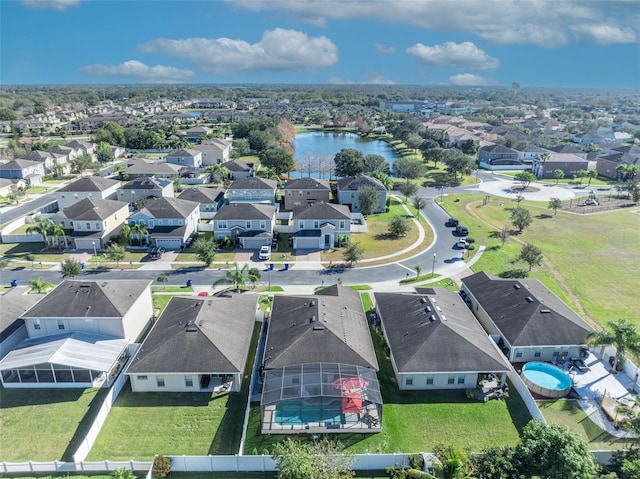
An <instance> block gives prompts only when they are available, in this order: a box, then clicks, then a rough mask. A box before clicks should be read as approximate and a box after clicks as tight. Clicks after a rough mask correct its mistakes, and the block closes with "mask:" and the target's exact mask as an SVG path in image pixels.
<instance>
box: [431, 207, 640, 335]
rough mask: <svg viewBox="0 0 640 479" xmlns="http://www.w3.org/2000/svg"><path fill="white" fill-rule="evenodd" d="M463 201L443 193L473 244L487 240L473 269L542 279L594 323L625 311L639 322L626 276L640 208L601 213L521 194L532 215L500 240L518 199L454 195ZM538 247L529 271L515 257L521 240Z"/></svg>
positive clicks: (639, 264) (639, 238)
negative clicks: (553, 205) (551, 205)
mask: <svg viewBox="0 0 640 479" xmlns="http://www.w3.org/2000/svg"><path fill="white" fill-rule="evenodd" d="M459 197H460V199H461V201H460V202H455V201H454V199H452V198H445V199H444V202H443V206H444V207H445V209H446V210H447V211H448V212H449V213H451V214H452V215H453V216H456V217H458V218H459V219H460V223H461V224H464V225H465V226H468V227H469V234H470V236H472V237H473V238H474V239H475V240H476V245H482V244H484V245H487V249H486V251H485V252H484V254H483V255H482V257H481V258H480V260H479V261H478V262H477V263H475V264H474V265H473V266H472V269H473V271H487V272H488V273H491V274H495V275H498V276H502V277H520V276H523V275H524V276H527V277H530V278H536V279H539V280H540V281H541V282H543V283H544V284H545V285H546V286H547V287H549V288H550V289H551V290H552V291H553V292H554V293H555V294H556V295H558V296H559V297H560V298H561V299H562V300H563V301H565V302H566V303H567V304H569V305H570V306H572V307H573V308H574V309H576V311H577V312H578V313H579V314H581V315H583V316H584V317H585V319H590V320H591V321H593V322H595V323H599V324H601V325H604V324H605V323H606V322H608V321H611V320H615V319H619V318H627V319H629V320H630V321H632V322H633V323H634V324H635V325H636V326H637V327H640V318H639V317H638V315H637V314H636V312H637V310H638V309H639V308H640V297H639V296H638V295H637V294H636V292H635V290H634V288H632V287H629V286H627V285H628V281H629V280H630V279H631V278H634V277H635V276H636V275H637V271H639V270H640V255H639V254H638V248H637V245H638V244H640V215H639V214H637V213H635V212H634V211H632V210H630V209H623V210H617V211H610V212H606V213H601V214H592V215H588V216H585V215H577V214H572V213H567V212H564V211H562V210H558V214H557V215H555V216H554V214H553V210H550V209H548V208H547V206H548V205H547V202H533V201H523V202H522V203H521V206H522V207H524V208H527V209H529V210H530V211H531V214H532V216H533V218H534V221H533V223H532V224H531V226H529V227H528V228H527V229H525V230H524V231H523V232H522V233H521V234H517V235H514V236H510V237H509V238H508V239H507V241H506V243H505V244H504V246H503V245H502V240H501V239H500V237H499V231H500V229H501V228H502V227H503V226H507V227H511V225H510V221H509V209H510V208H514V207H515V206H516V203H515V202H514V201H511V200H509V199H502V198H491V199H490V201H489V203H488V204H486V205H483V198H484V196H481V195H459ZM525 242H526V243H532V244H534V245H535V246H537V247H538V248H540V249H541V250H542V253H543V255H544V257H545V262H544V263H543V266H538V267H534V268H533V271H531V272H530V273H528V274H527V269H528V267H527V266H526V264H524V263H521V262H516V261H515V258H516V257H517V256H518V255H519V253H520V250H521V248H522V244H523V243H525Z"/></svg>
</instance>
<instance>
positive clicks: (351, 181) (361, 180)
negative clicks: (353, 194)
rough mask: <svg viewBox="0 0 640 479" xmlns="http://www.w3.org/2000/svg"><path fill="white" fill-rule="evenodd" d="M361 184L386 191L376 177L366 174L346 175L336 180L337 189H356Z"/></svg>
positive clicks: (361, 185)
mask: <svg viewBox="0 0 640 479" xmlns="http://www.w3.org/2000/svg"><path fill="white" fill-rule="evenodd" d="M363 186H369V187H371V188H375V189H376V190H379V191H386V190H387V189H386V188H385V186H384V185H383V184H382V183H381V182H380V180H378V179H376V178H372V177H370V176H367V175H358V176H348V177H346V178H340V179H339V180H338V189H339V190H354V191H355V190H357V189H358V188H361V187H363Z"/></svg>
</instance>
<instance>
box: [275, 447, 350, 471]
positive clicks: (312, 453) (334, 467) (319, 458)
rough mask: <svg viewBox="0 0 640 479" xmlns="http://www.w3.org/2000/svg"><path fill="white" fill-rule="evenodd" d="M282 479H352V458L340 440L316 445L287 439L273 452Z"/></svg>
mask: <svg viewBox="0 0 640 479" xmlns="http://www.w3.org/2000/svg"><path fill="white" fill-rule="evenodd" d="M272 457H273V459H274V461H275V462H276V468H277V469H278V478H279V479H310V478H313V479H349V478H352V477H354V476H355V473H354V471H353V470H352V463H353V456H351V455H349V454H346V453H345V452H344V447H343V446H342V444H341V443H340V442H338V441H334V440H331V439H327V438H323V439H320V440H319V441H316V442H314V443H309V442H304V441H301V440H298V439H291V438H287V439H285V440H284V441H281V442H278V443H276V445H275V446H274V450H273V456H272Z"/></svg>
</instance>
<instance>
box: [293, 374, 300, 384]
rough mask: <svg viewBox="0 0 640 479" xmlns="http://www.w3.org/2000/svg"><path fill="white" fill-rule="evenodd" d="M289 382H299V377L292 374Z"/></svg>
mask: <svg viewBox="0 0 640 479" xmlns="http://www.w3.org/2000/svg"><path fill="white" fill-rule="evenodd" d="M291 384H300V377H298V376H294V377H292V378H291Z"/></svg>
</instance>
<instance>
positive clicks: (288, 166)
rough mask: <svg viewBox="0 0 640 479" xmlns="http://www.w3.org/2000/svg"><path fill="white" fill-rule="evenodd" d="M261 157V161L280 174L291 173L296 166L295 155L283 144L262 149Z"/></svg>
mask: <svg viewBox="0 0 640 479" xmlns="http://www.w3.org/2000/svg"><path fill="white" fill-rule="evenodd" d="M259 157H260V163H261V164H262V165H263V166H266V167H267V168H271V169H272V170H273V171H274V172H275V173H276V175H278V176H280V175H284V174H286V173H289V172H290V171H293V170H294V169H295V167H296V163H295V161H294V159H293V155H292V154H291V152H290V151H289V150H287V149H286V148H283V147H282V146H270V147H269V148H267V149H265V150H263V151H261V152H260V155H259Z"/></svg>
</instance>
